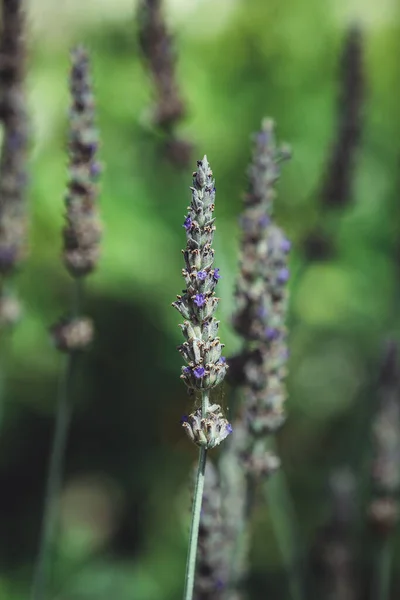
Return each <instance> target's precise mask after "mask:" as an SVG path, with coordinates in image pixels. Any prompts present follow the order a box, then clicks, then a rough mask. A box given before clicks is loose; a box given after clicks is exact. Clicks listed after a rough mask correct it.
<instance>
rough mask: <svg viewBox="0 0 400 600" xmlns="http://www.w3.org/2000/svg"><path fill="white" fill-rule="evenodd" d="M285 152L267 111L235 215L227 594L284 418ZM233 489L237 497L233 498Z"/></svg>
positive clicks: (237, 578) (240, 569)
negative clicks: (238, 392)
mask: <svg viewBox="0 0 400 600" xmlns="http://www.w3.org/2000/svg"><path fill="white" fill-rule="evenodd" d="M288 157H289V151H288V150H287V149H286V148H283V149H281V148H278V147H277V146H276V143H275V136H274V124H273V122H272V121H271V120H268V119H265V120H264V121H263V122H262V126H261V131H260V132H259V133H258V134H257V135H256V136H254V150H253V160H252V163H251V165H250V167H249V170H248V176H249V188H248V192H247V193H246V195H245V196H244V211H243V214H242V216H241V218H240V224H241V227H242V240H241V254H240V263H239V266H240V268H239V274H238V278H237V284H236V292H235V295H236V305H237V308H236V312H235V314H234V317H233V324H234V327H235V329H236V331H237V332H238V333H239V335H241V337H242V338H243V339H244V347H243V352H242V354H241V355H240V356H236V357H235V358H234V360H232V361H231V360H230V361H229V362H230V366H231V367H232V366H233V367H234V368H236V371H235V372H234V373H233V376H232V377H231V380H233V381H236V384H237V385H240V386H241V387H242V390H243V400H242V402H241V405H240V407H239V409H238V414H237V418H236V421H235V423H234V430H235V431H237V432H238V433H237V435H238V438H237V440H236V439H235V440H231V441H230V443H228V444H227V445H226V446H225V447H224V451H223V453H222V456H221V461H220V468H221V477H222V482H223V485H224V498H226V501H225V502H224V514H225V517H226V519H227V523H229V525H228V526H227V530H226V531H227V536H228V539H229V542H230V544H231V547H232V549H231V553H230V555H231V561H230V571H229V584H228V587H229V589H230V593H231V595H232V597H240V587H241V585H242V584H243V580H244V579H245V577H246V575H247V560H248V556H247V555H248V531H247V528H248V521H249V517H250V513H251V511H252V508H253V503H254V491H255V483H256V481H257V480H260V479H262V478H265V477H266V476H269V475H271V474H272V473H273V472H274V471H275V470H276V469H277V468H278V467H279V460H278V459H277V457H276V456H275V455H274V453H272V452H270V451H269V450H268V449H267V447H266V435H267V434H268V433H272V432H274V431H276V429H277V428H278V427H280V425H281V424H282V423H283V420H284V411H283V404H284V401H285V398H286V391H285V387H284V377H285V374H286V361H287V355H288V353H287V347H286V327H285V316H286V309H287V280H288V277H289V270H288V268H287V255H288V252H289V250H290V242H289V241H288V240H287V239H286V238H285V236H284V235H283V233H282V231H281V230H280V229H279V228H278V227H277V226H276V225H275V224H274V222H273V200H274V196H275V191H274V184H275V183H276V182H277V180H278V178H279V175H280V163H281V162H282V160H285V159H287V158H288ZM233 465H235V467H234V469H233V468H232V466H233ZM230 467H231V468H230ZM238 491H239V496H240V497H237V496H238ZM232 496H234V497H235V500H234V501H232V502H231V498H232Z"/></svg>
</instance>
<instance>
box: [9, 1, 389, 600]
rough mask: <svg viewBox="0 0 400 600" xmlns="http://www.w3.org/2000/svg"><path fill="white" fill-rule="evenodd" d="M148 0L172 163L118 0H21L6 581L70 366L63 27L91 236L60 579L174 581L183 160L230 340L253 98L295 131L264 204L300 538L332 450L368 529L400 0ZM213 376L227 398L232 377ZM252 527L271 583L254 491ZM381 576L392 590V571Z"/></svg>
mask: <svg viewBox="0 0 400 600" xmlns="http://www.w3.org/2000/svg"><path fill="white" fill-rule="evenodd" d="M165 5H166V16H167V20H168V23H169V27H170V31H171V32H173V33H174V34H175V46H176V51H177V54H178V63H177V79H178V82H179V86H180V93H181V95H182V97H183V99H184V101H185V103H186V105H187V117H186V118H185V119H183V120H182V121H181V122H180V123H179V127H178V129H179V134H180V135H182V136H183V137H184V138H185V139H187V140H190V141H191V142H192V143H193V144H194V148H195V149H194V152H193V158H192V161H191V164H190V166H189V167H187V168H179V167H177V166H176V165H175V164H173V163H171V161H169V160H168V157H166V155H165V150H164V148H163V144H162V139H161V137H160V135H159V133H158V132H157V131H156V130H155V129H154V127H153V126H152V124H151V118H150V112H151V107H152V104H153V101H154V86H153V84H152V81H151V78H150V76H149V73H148V72H147V70H146V66H145V65H144V64H143V61H142V60H141V51H140V47H139V44H138V36H137V20H135V10H136V6H135V3H134V2H133V0H85V1H84V2H82V0H63V2H61V3H60V2H54V1H53V0H31V2H30V6H29V36H30V37H29V79H28V87H29V102H30V114H31V140H32V141H31V165H30V170H31V187H30V195H29V208H30V214H31V232H30V248H31V252H30V256H29V259H28V261H27V262H26V263H25V265H24V267H23V268H22V269H21V271H20V273H19V274H18V276H17V277H16V279H15V286H16V289H17V291H18V294H19V296H20V298H21V300H22V302H23V315H22V318H21V320H20V322H19V324H18V326H17V327H16V328H15V330H14V331H13V333H12V335H11V336H8V337H7V336H3V339H2V346H3V347H2V348H1V352H2V354H1V374H2V376H1V386H2V390H1V394H2V395H1V413H0V599H1V600H2V599H3V598H4V599H7V600H14V599H15V600H19V599H20V598H25V597H26V596H27V592H28V586H29V584H30V580H31V575H32V565H33V559H34V556H35V553H36V549H37V542H38V533H39V524H40V515H41V510H42V504H43V491H44V482H45V473H46V468H47V459H48V453H49V447H50V443H51V436H52V429H53V424H54V406H55V398H56V394H57V388H58V381H59V377H60V373H61V370H62V367H63V357H62V356H60V354H59V353H58V352H57V351H56V350H55V349H54V348H53V346H52V344H51V342H50V340H49V335H48V327H49V326H50V325H51V324H52V323H53V322H54V321H55V320H56V319H58V318H59V317H60V316H61V315H62V314H64V313H66V312H68V310H69V305H70V294H71V279H70V278H69V276H68V275H67V274H66V272H65V269H64V267H63V265H62V262H61V258H60V256H61V235H60V231H61V228H62V223H63V212H64V207H63V197H64V191H65V184H66V178H67V173H66V160H67V158H66V153H65V140H66V135H67V120H66V115H67V111H68V106H69V95H68V79H67V78H68V70H69V48H70V47H71V46H72V45H73V44H76V43H78V42H79V43H80V42H82V43H84V44H85V45H87V47H88V48H89V50H90V52H91V58H92V64H93V73H94V85H95V92H96V98H97V110H98V125H99V129H100V131H101V139H102V148H101V159H102V161H103V163H104V166H105V171H104V175H103V178H102V194H101V212H102V220H103V222H104V225H105V235H104V243H103V246H102V260H101V262H100V264H99V268H98V270H97V271H96V273H95V274H94V275H93V276H91V277H90V278H89V281H88V284H87V287H86V300H85V312H86V313H87V314H88V315H90V316H92V317H93V319H94V321H95V325H96V340H95V343H94V345H93V348H92V349H91V351H90V352H88V353H87V354H86V355H85V356H84V358H83V360H82V363H81V369H80V379H79V385H78V386H77V389H76V397H75V400H74V404H75V412H74V417H73V422H72V426H71V431H70V436H69V442H68V451H67V456H66V465H65V481H64V487H63V492H62V499H61V525H60V527H61V529H60V537H59V547H58V553H57V561H56V565H55V571H54V580H55V583H56V592H55V594H54V598H57V599H59V600H61V599H65V600H66V599H68V600H92V599H96V600H100V599H104V600H105V599H108V598H109V597H110V596H111V594H112V595H113V597H115V598H117V599H118V600H125V599H128V598H129V599H132V598H134V599H135V600H153V599H154V600H155V599H160V598H162V599H163V600H170V599H171V600H172V599H175V598H177V597H180V594H181V589H182V581H183V573H184V566H185V558H186V543H187V530H188V518H189V509H190V486H191V479H190V477H189V473H190V470H191V467H192V464H193V462H194V460H195V458H196V454H197V453H196V448H195V447H192V446H191V444H190V443H189V442H188V440H187V439H186V437H185V436H184V433H183V431H182V429H181V427H180V425H179V420H180V416H181V415H182V413H185V412H187V411H188V410H189V409H190V407H191V401H190V399H189V398H188V396H187V394H186V391H185V388H184V385H183V384H182V383H181V381H180V379H179V374H180V366H181V359H180V356H179V354H178V352H176V350H175V348H176V346H177V345H178V344H179V343H181V333H180V330H179V328H178V326H177V325H178V323H179V320H180V317H179V315H178V313H177V312H176V311H174V310H173V309H172V308H171V306H170V304H171V302H172V301H173V300H174V299H175V296H176V294H177V293H179V292H180V291H181V289H182V282H183V280H182V278H181V273H180V272H181V268H182V266H183V261H182V255H181V248H182V247H183V246H184V244H185V235H184V230H183V228H182V223H183V219H184V215H185V212H186V207H187V205H188V203H189V202H190V192H189V186H190V185H191V173H192V170H193V168H195V166H196V163H195V161H196V159H198V158H201V157H202V156H203V155H204V154H205V153H206V154H207V157H208V159H209V161H210V164H211V166H212V169H213V171H214V175H215V178H216V187H217V200H216V217H217V234H216V238H215V250H216V266H218V267H219V268H220V269H221V274H222V277H223V278H222V279H221V281H220V283H219V296H220V297H221V303H220V308H219V318H220V319H221V323H222V331H221V338H222V341H223V342H224V343H225V344H226V351H227V352H226V353H227V355H230V354H233V353H235V352H236V351H237V350H238V349H239V347H240V340H239V339H238V338H237V337H236V336H235V335H234V333H233V330H232V328H231V325H230V321H231V315H232V310H233V307H234V298H233V290H234V280H235V274H236V270H237V258H238V242H239V229H238V216H239V214H240V211H241V199H242V194H243V191H244V190H245V188H246V169H247V165H248V162H249V160H250V135H251V133H252V132H254V131H256V130H257V129H258V128H259V126H260V122H261V119H262V117H264V116H270V117H272V118H273V119H274V120H275V121H276V123H277V136H278V139H279V140H282V141H285V142H287V143H289V144H290V146H291V147H292V150H293V159H292V160H291V161H290V163H288V164H285V165H284V167H283V173H282V178H281V181H280V183H279V188H278V197H277V200H276V211H275V213H276V219H277V221H278V223H279V225H280V226H282V227H283V228H284V229H285V230H286V232H287V235H288V237H289V238H290V239H291V240H292V242H293V248H294V250H293V252H292V255H291V265H290V266H291V273H292V277H291V289H290V292H291V305H290V316H289V325H290V350H291V357H290V376H289V379H288V385H289V393H290V396H289V401H288V404H287V412H288V420H287V422H286V424H285V426H284V428H283V429H282V430H281V432H280V433H279V435H278V447H279V452H280V455H281V458H282V461H283V467H284V472H285V477H286V479H287V483H288V486H289V491H290V494H291V496H292V501H293V504H294V507H295V513H296V517H297V522H298V532H297V533H298V536H299V544H300V547H301V548H302V550H303V552H304V554H305V555H307V553H308V551H309V549H310V548H311V547H312V545H313V539H314V537H315V533H316V531H317V530H318V528H319V527H321V525H322V524H323V523H324V521H325V519H326V518H327V515H328V513H329V494H328V492H327V490H328V485H327V484H328V480H329V477H330V475H331V472H332V470H333V469H336V468H338V467H339V468H340V467H343V466H345V467H349V468H351V469H352V470H353V471H354V473H355V476H356V481H357V489H358V490H359V502H358V519H359V522H360V526H359V529H360V533H359V537H358V542H359V545H360V547H362V540H363V539H364V538H363V537H362V536H364V535H367V534H366V533H365V531H364V529H365V528H363V521H364V515H365V510H366V502H365V501H364V496H363V489H364V487H365V485H364V482H365V481H366V480H367V479H368V453H369V450H368V447H369V440H370V415H371V411H372V410H373V407H374V404H375V403H376V398H377V380H378V375H379V365H380V361H381V354H382V344H383V341H384V340H385V339H386V338H387V337H388V336H392V337H393V336H394V338H396V337H398V335H399V334H400V310H399V300H400V169H399V167H400V164H399V163H400V142H399V140H400V105H399V102H398V94H399V91H400V62H399V60H398V57H399V56H400V7H399V5H398V3H396V2H395V0H382V1H381V2H379V3H376V2H372V1H367V2H365V1H364V2H361V1H359V0H325V2H321V1H320V0H302V1H301V2H300V1H298V0H286V2H282V1H280V0H268V2H267V1H266V0H218V2H214V1H211V0H196V1H194V0H193V1H191V2H188V1H187V0H170V1H168V0H167V1H166V3H165ZM354 22H356V23H357V24H358V25H359V27H360V28H361V30H362V34H363V44H364V47H363V54H364V56H363V63H364V75H365V92H364V93H365V96H364V106H363V111H362V112H363V118H362V137H361V143H360V148H359V151H358V154H357V161H356V164H355V170H354V173H353V175H352V176H353V186H352V190H351V194H350V197H349V198H347V200H346V203H345V205H344V206H343V207H342V208H340V209H337V208H335V207H333V208H332V207H328V208H324V209H323V210H321V208H320V206H322V204H321V198H320V193H319V192H320V190H321V181H323V178H324V172H325V170H326V167H327V164H328V163H329V156H330V153H331V149H332V144H334V141H335V136H336V134H337V130H338V116H337V105H338V94H339V88H340V82H339V80H338V73H339V72H340V57H341V54H342V49H343V40H344V37H345V35H346V31H347V29H348V27H349V26H350V25H351V24H353V23H354ZM311 230H312V231H317V232H320V238H322V241H325V238H328V237H329V244H328V245H329V248H330V249H329V252H328V253H322V254H321V253H319V252H318V251H316V252H311V253H310V252H309V253H307V252H305V251H304V248H305V245H304V244H305V240H306V238H307V236H308V234H309V232H310V231H311ZM219 395H220V396H221V397H220V398H219V401H222V403H223V404H224V406H225V408H226V410H227V411H228V414H229V395H230V392H229V388H228V387H227V388H226V389H225V390H224V391H223V392H221V393H219ZM253 525H254V531H255V536H254V544H253V547H252V569H251V575H250V589H251V593H252V596H251V597H252V598H263V597H269V598H280V599H283V598H288V597H289V596H288V589H287V585H286V576H285V571H284V567H283V562H284V561H283V559H282V555H281V552H280V549H279V544H277V542H276V538H275V535H274V524H273V522H272V514H271V512H270V511H269V510H268V509H267V508H266V507H265V505H264V504H262V503H260V505H259V509H258V510H257V512H256V515H255V519H254V523H253ZM398 541H400V540H398ZM288 543H290V542H288ZM397 546H399V544H397ZM398 549H400V548H398ZM395 558H396V557H395ZM398 558H399V556H398V553H397V559H396V561H395V562H396V565H399V564H400V563H399V560H398ZM361 564H362V565H364V568H366V567H365V565H368V557H366V558H365V561H364V562H362V563H361ZM362 568H363V567H362ZM395 578H397V583H396V582H395V584H394V594H395V595H394V596H393V597H397V595H396V589H397V590H399V589H400V588H399V587H398V586H399V585H400V576H398V575H397V570H395ZM396 585H397V587H396Z"/></svg>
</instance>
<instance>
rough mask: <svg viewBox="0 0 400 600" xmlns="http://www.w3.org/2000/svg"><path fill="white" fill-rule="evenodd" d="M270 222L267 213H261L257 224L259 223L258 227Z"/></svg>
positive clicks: (265, 225)
mask: <svg viewBox="0 0 400 600" xmlns="http://www.w3.org/2000/svg"><path fill="white" fill-rule="evenodd" d="M270 222H271V219H270V218H269V217H268V215H262V216H261V217H260V218H259V219H258V224H259V225H260V227H267V226H268V225H269V224H270Z"/></svg>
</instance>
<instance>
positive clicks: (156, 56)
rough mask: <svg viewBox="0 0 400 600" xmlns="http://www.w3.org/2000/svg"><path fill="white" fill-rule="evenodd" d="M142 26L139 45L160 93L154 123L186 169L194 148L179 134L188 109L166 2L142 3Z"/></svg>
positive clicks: (144, 0) (149, 0) (171, 156)
mask: <svg viewBox="0 0 400 600" xmlns="http://www.w3.org/2000/svg"><path fill="white" fill-rule="evenodd" d="M138 23H139V44H140V47H141V50H142V53H143V58H144V61H145V62H146V64H147V65H148V69H149V71H150V73H151V76H152V79H153V81H154V86H155V91H156V104H155V107H154V109H153V117H152V119H153V123H154V125H155V126H156V127H157V128H158V129H159V130H160V131H161V133H162V134H163V137H164V139H165V151H166V155H167V157H168V158H169V159H170V160H171V161H172V162H173V163H175V164H176V165H178V166H182V167H186V166H188V165H189V164H190V161H191V155H192V144H191V143H190V142H188V141H187V140H184V139H181V138H179V137H178V136H177V134H176V126H177V124H178V123H179V122H180V121H181V120H182V119H183V118H184V116H185V114H186V107H185V103H184V101H183V99H182V97H181V94H180V92H179V86H178V83H177V78H176V73H175V64H176V53H175V50H174V40H173V36H172V35H171V33H170V32H169V31H168V27H167V24H166V21H165V16H164V14H163V7H162V0H141V1H140V3H139V9H138Z"/></svg>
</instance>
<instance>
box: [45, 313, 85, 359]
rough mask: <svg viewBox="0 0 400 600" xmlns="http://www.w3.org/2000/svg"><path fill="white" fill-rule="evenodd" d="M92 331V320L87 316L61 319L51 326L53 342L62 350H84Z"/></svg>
mask: <svg viewBox="0 0 400 600" xmlns="http://www.w3.org/2000/svg"><path fill="white" fill-rule="evenodd" d="M93 333H94V328H93V322H92V320H91V319H89V318H87V317H75V318H71V319H62V320H61V321H59V322H58V323H56V324H55V325H53V327H52V328H51V334H52V338H53V341H54V344H55V346H56V348H57V349H58V350H61V351H62V352H73V351H77V350H86V348H87V347H88V346H89V344H90V343H91V342H92V340H93Z"/></svg>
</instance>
